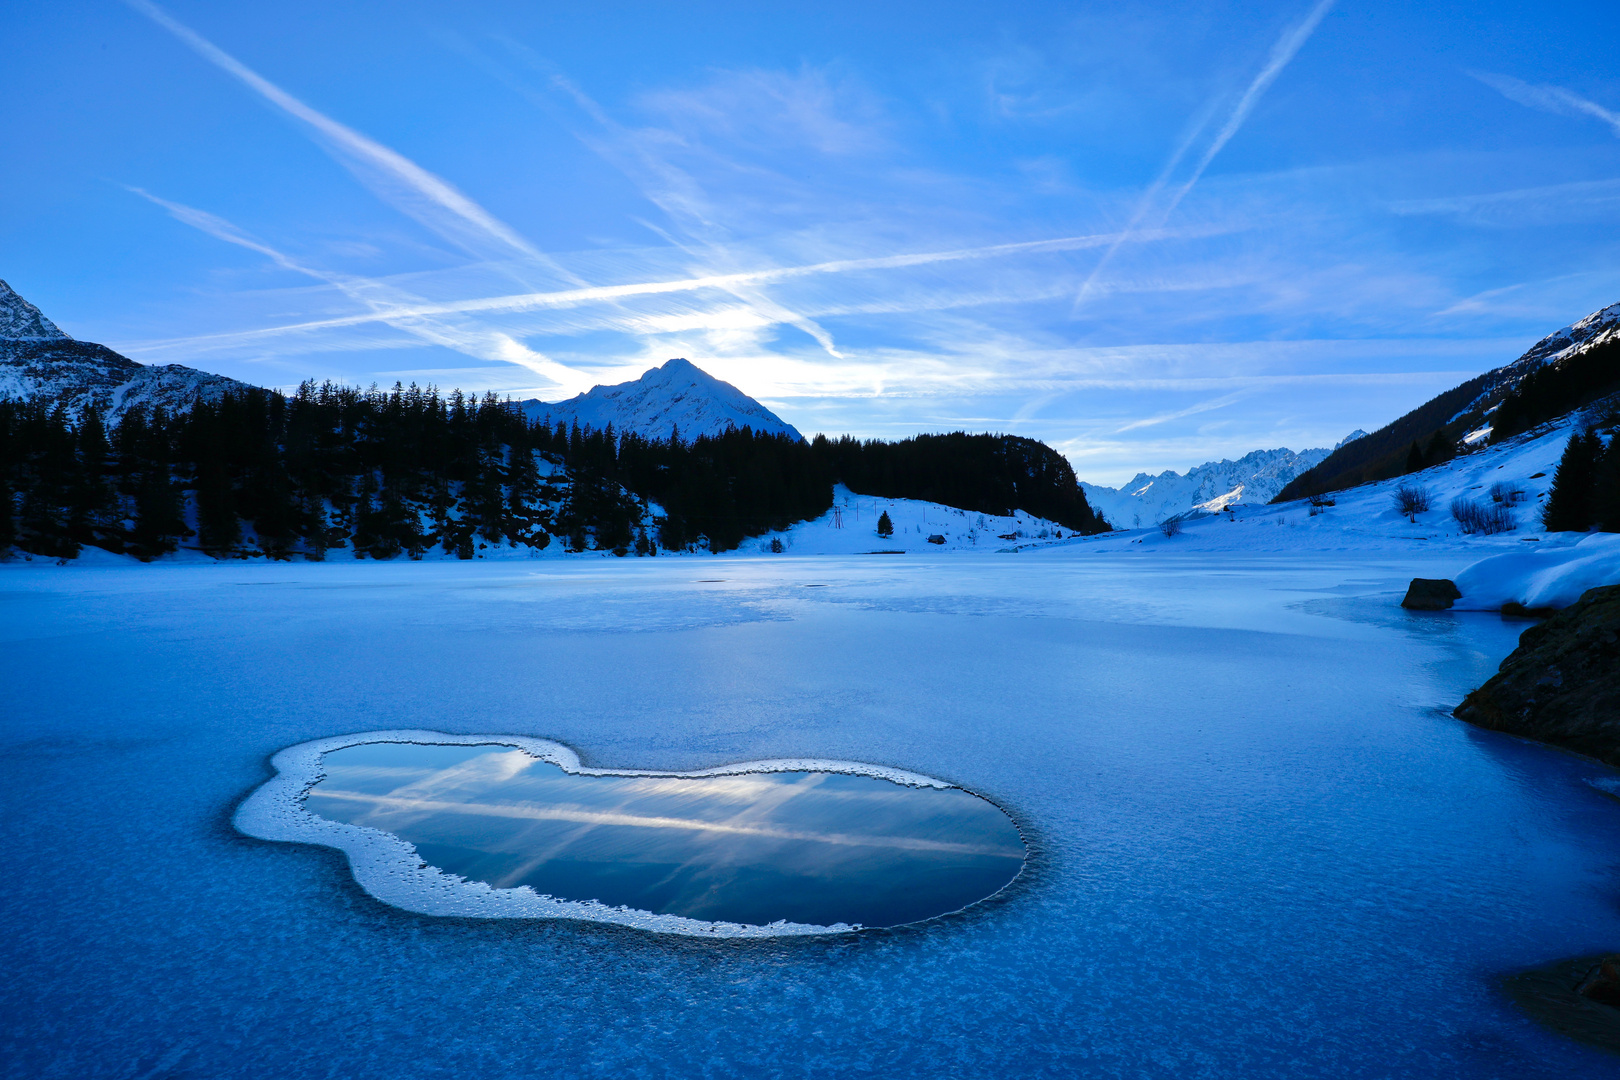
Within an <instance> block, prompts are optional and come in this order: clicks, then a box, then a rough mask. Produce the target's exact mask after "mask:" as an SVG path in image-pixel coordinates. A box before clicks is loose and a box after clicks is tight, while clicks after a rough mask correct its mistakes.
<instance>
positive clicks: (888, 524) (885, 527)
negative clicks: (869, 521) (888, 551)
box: [877, 510, 894, 536]
mask: <svg viewBox="0 0 1620 1080" xmlns="http://www.w3.org/2000/svg"><path fill="white" fill-rule="evenodd" d="M877 534H878V535H879V536H893V535H894V522H893V521H890V520H889V512H888V511H887V510H885V511H883V513H882V514H881V515H879V516H878V524H877Z"/></svg>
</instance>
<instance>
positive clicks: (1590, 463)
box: [1541, 431, 1603, 532]
mask: <svg viewBox="0 0 1620 1080" xmlns="http://www.w3.org/2000/svg"><path fill="white" fill-rule="evenodd" d="M1602 452H1603V440H1602V439H1601V438H1599V437H1598V434H1597V432H1595V431H1586V432H1584V433H1582V434H1576V435H1571V436H1570V438H1569V442H1568V443H1567V444H1566V445H1565V446H1564V456H1563V457H1562V458H1560V459H1559V461H1558V471H1557V472H1555V473H1553V482H1552V488H1551V490H1549V491H1548V492H1547V505H1546V506H1545V507H1543V508H1542V511H1541V521H1542V524H1544V525H1546V527H1547V531H1548V532H1585V531H1586V530H1587V529H1589V528H1591V527H1592V521H1593V517H1594V510H1595V507H1594V505H1593V504H1594V502H1595V499H1594V498H1593V496H1594V495H1595V494H1596V492H1595V490H1594V489H1595V487H1596V481H1597V462H1598V455H1599V454H1601V453H1602Z"/></svg>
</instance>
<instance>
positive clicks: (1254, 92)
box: [1074, 0, 1334, 309]
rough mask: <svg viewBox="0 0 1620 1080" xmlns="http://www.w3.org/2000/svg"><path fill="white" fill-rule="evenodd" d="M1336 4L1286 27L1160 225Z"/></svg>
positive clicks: (1143, 209) (1143, 210) (1149, 197)
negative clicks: (1264, 63)
mask: <svg viewBox="0 0 1620 1080" xmlns="http://www.w3.org/2000/svg"><path fill="white" fill-rule="evenodd" d="M1333 4H1334V0H1318V3H1317V5H1316V6H1315V7H1314V8H1312V9H1311V11H1310V14H1308V15H1306V16H1305V19H1304V21H1302V22H1301V23H1299V25H1297V26H1295V27H1292V28H1291V29H1289V30H1287V31H1286V32H1284V34H1283V35H1282V37H1280V38H1278V39H1277V42H1276V44H1274V45H1273V46H1272V47H1271V55H1270V56H1269V57H1267V58H1266V66H1265V67H1263V68H1261V69H1260V73H1259V74H1258V75H1256V76H1255V77H1254V81H1253V82H1251V83H1250V84H1249V88H1248V89H1247V90H1245V91H1244V92H1243V96H1242V97H1241V98H1239V99H1238V102H1237V104H1236V105H1234V106H1233V107H1232V112H1231V113H1230V114H1229V115H1228V116H1227V118H1226V123H1224V124H1222V125H1221V130H1220V131H1219V132H1218V133H1217V134H1216V135H1215V138H1214V140H1213V141H1212V142H1210V144H1209V146H1208V147H1207V148H1206V149H1205V150H1204V153H1203V156H1202V157H1200V158H1199V159H1198V164H1197V165H1196V166H1195V167H1194V168H1193V171H1192V175H1191V176H1190V177H1188V179H1187V181H1186V182H1185V183H1184V184H1182V185H1181V186H1180V187H1178V188H1177V189H1176V191H1175V194H1174V195H1172V196H1171V198H1170V201H1169V202H1168V203H1167V204H1165V205H1164V206H1163V207H1160V208H1158V211H1157V218H1158V224H1160V225H1163V224H1164V222H1166V221H1168V220H1169V218H1170V215H1171V214H1173V213H1175V210H1176V207H1178V206H1180V205H1181V200H1182V199H1185V198H1186V197H1187V194H1188V193H1189V192H1190V191H1192V189H1193V185H1195V184H1197V183H1198V181H1199V180H1200V179H1201V178H1202V177H1203V175H1204V170H1205V169H1208V168H1209V165H1210V162H1212V161H1214V160H1215V155H1216V154H1219V153H1220V152H1221V149H1222V148H1223V147H1225V146H1226V144H1227V143H1228V142H1230V141H1231V140H1232V136H1234V135H1236V134H1237V132H1238V128H1240V127H1242V126H1243V121H1245V120H1247V119H1248V117H1249V113H1251V112H1253V111H1254V107H1255V105H1256V104H1257V103H1258V102H1259V101H1260V98H1261V97H1263V96H1264V95H1265V92H1266V91H1267V90H1268V89H1270V88H1271V84H1272V83H1274V82H1276V81H1277V76H1278V75H1281V74H1282V71H1283V68H1285V67H1287V66H1288V63H1289V61H1291V60H1293V58H1294V56H1295V54H1296V53H1298V52H1299V50H1300V48H1301V47H1302V46H1303V45H1304V44H1305V42H1306V41H1307V40H1308V39H1309V38H1310V36H1311V34H1312V33H1314V32H1315V31H1316V27H1317V25H1318V24H1320V23H1321V21H1322V19H1323V18H1324V17H1325V16H1326V15H1327V13H1328V10H1329V9H1330V8H1332V7H1333ZM1189 145H1190V140H1189V141H1187V142H1183V143H1182V145H1181V146H1180V147H1179V148H1178V149H1177V150H1176V152H1175V154H1174V155H1172V156H1171V158H1170V164H1169V165H1167V166H1165V170H1164V172H1163V173H1161V174H1160V176H1159V179H1158V180H1156V181H1155V182H1154V184H1153V186H1152V187H1151V188H1149V189H1148V192H1147V194H1146V195H1145V196H1143V198H1142V202H1141V204H1140V205H1139V206H1138V207H1137V211H1136V213H1135V215H1133V216H1132V218H1131V222H1130V224H1129V225H1127V226H1126V228H1125V232H1124V233H1123V234H1122V236H1123V237H1126V238H1128V237H1129V236H1130V235H1131V232H1132V231H1133V230H1134V229H1135V228H1136V226H1137V225H1138V224H1140V223H1141V222H1142V221H1143V220H1144V219H1146V218H1147V217H1148V212H1149V210H1150V209H1152V208H1153V206H1154V203H1155V202H1157V200H1158V195H1159V192H1160V191H1161V190H1162V189H1163V187H1164V185H1165V183H1166V178H1167V177H1168V176H1169V174H1170V173H1171V172H1172V171H1173V170H1174V169H1175V167H1176V166H1177V165H1178V164H1179V163H1180V162H1181V159H1182V157H1183V156H1185V154H1186V152H1187V149H1188V146H1189ZM1123 243H1124V239H1121V240H1120V241H1119V243H1116V244H1114V245H1113V246H1112V247H1110V248H1109V249H1108V250H1107V251H1105V252H1103V256H1102V258H1101V259H1099V260H1097V265H1096V266H1095V267H1093V268H1092V271H1091V275H1090V276H1089V277H1087V278H1086V282H1085V284H1084V285H1082V286H1080V295H1079V296H1077V297H1075V301H1074V304H1075V307H1076V308H1077V309H1078V308H1079V306H1080V305H1081V304H1082V303H1083V302H1084V301H1085V299H1086V297H1087V296H1088V295H1089V294H1090V292H1091V290H1092V287H1093V286H1094V285H1095V284H1096V281H1097V278H1098V277H1099V276H1101V274H1102V272H1103V270H1104V268H1106V267H1107V266H1108V264H1109V263H1110V262H1111V261H1112V260H1113V258H1114V253H1115V252H1116V251H1118V250H1119V248H1120V246H1121V244H1123Z"/></svg>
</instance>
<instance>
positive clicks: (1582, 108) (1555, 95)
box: [1468, 71, 1620, 135]
mask: <svg viewBox="0 0 1620 1080" xmlns="http://www.w3.org/2000/svg"><path fill="white" fill-rule="evenodd" d="M1468 74H1470V75H1472V76H1473V77H1474V78H1476V79H1478V80H1479V81H1480V82H1482V83H1484V84H1485V85H1486V86H1489V87H1490V88H1491V89H1492V90H1495V91H1496V92H1497V93H1499V94H1501V95H1502V96H1503V97H1505V98H1507V99H1508V100H1510V101H1517V102H1518V103H1519V104H1520V105H1527V106H1529V107H1530V108H1532V109H1541V110H1542V111H1543V112H1550V113H1558V114H1560V115H1562V116H1581V115H1585V116H1592V117H1596V118H1597V119H1599V120H1601V121H1603V122H1604V123H1605V124H1608V125H1609V127H1611V128H1613V129H1614V133H1615V134H1616V135H1620V113H1617V112H1615V111H1613V110H1612V109H1605V108H1604V107H1603V106H1602V105H1599V104H1598V103H1597V102H1595V101H1590V100H1588V99H1586V98H1583V97H1581V96H1580V95H1579V94H1576V93H1573V92H1572V91H1569V90H1565V89H1564V88H1563V87H1561V86H1533V85H1531V84H1530V83H1527V82H1524V81H1523V80H1521V79H1515V78H1514V77H1513V76H1511V75H1496V74H1493V73H1491V72H1489V71H1470V72H1469V73H1468Z"/></svg>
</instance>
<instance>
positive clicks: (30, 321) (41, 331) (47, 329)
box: [0, 281, 72, 341]
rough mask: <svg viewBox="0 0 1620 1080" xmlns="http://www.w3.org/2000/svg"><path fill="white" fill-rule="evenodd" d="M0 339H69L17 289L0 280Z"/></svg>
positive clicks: (69, 339)
mask: <svg viewBox="0 0 1620 1080" xmlns="http://www.w3.org/2000/svg"><path fill="white" fill-rule="evenodd" d="M0 339H3V340H8V341H71V340H72V338H70V337H68V336H67V335H66V334H64V333H62V331H61V330H59V329H58V328H57V326H56V324H55V323H53V322H51V320H49V319H47V318H46V317H45V316H44V315H43V314H42V313H41V312H40V310H39V308H37V307H35V306H34V305H33V304H30V303H29V302H28V301H27V300H24V299H23V298H22V297H21V296H18V295H17V290H15V289H13V288H12V287H11V286H10V285H7V284H6V283H5V282H4V281H0Z"/></svg>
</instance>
